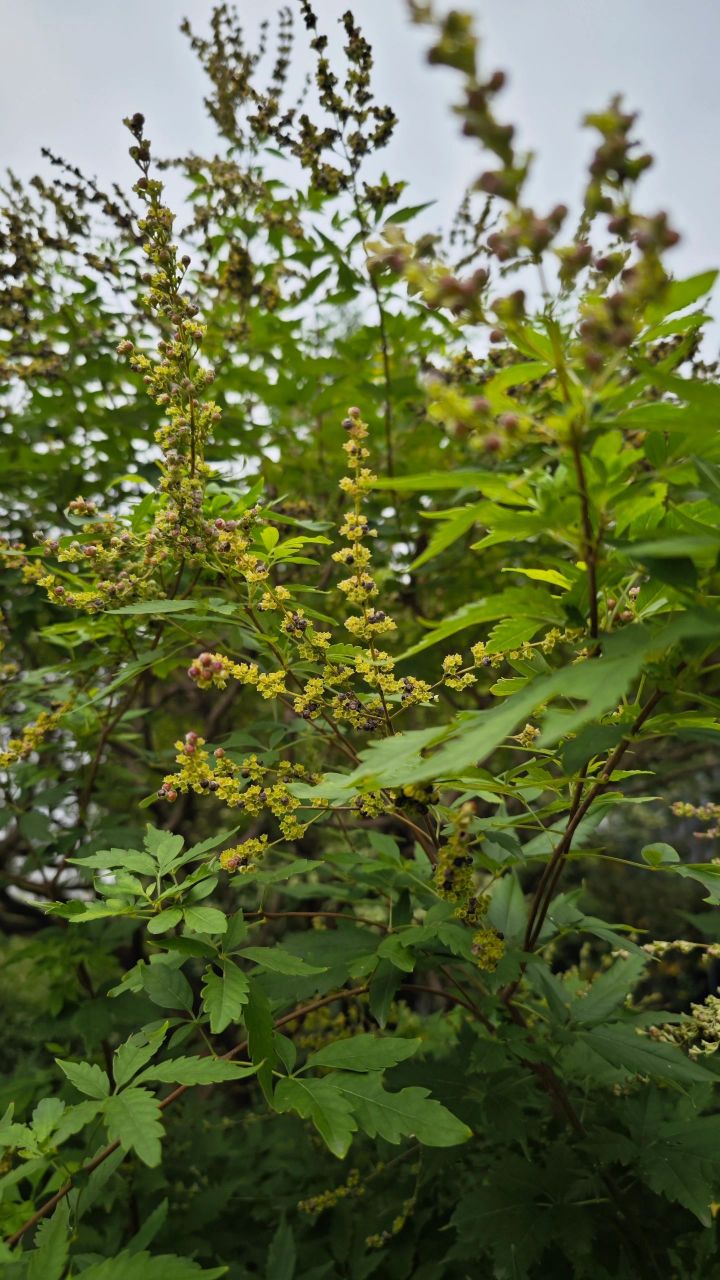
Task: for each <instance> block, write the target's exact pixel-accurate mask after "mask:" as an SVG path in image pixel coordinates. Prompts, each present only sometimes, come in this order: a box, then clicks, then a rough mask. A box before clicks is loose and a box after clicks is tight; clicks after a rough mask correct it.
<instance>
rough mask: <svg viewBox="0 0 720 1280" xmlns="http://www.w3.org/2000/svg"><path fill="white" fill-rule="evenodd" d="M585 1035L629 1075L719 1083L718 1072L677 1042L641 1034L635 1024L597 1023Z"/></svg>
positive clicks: (593, 1045)
mask: <svg viewBox="0 0 720 1280" xmlns="http://www.w3.org/2000/svg"><path fill="white" fill-rule="evenodd" d="M582 1038H583V1040H584V1042H585V1043H586V1044H587V1045H589V1046H590V1048H591V1049H593V1050H594V1051H595V1053H597V1054H599V1056H600V1057H601V1058H603V1059H604V1060H605V1062H609V1063H610V1065H611V1066H613V1067H620V1068H622V1069H623V1070H624V1071H627V1072H628V1073H629V1074H630V1075H643V1076H650V1077H651V1079H654V1080H671V1081H674V1082H675V1083H677V1084H695V1083H698V1084H699V1083H703V1082H710V1081H712V1082H713V1083H717V1079H718V1077H717V1075H715V1074H714V1073H713V1072H712V1071H708V1069H707V1068H706V1067H703V1066H701V1065H700V1064H699V1063H698V1062H693V1061H692V1060H691V1059H690V1058H686V1057H685V1054H684V1053H682V1051H681V1050H680V1049H678V1048H677V1047H676V1046H675V1045H671V1044H663V1043H662V1042H660V1041H654V1040H650V1039H649V1038H648V1037H647V1036H642V1035H638V1034H637V1032H636V1031H635V1028H634V1027H632V1026H630V1027H626V1026H620V1025H615V1026H612V1025H611V1026H605V1027H594V1028H593V1029H592V1030H591V1031H587V1032H584V1033H583V1037H582Z"/></svg>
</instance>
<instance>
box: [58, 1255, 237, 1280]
mask: <svg viewBox="0 0 720 1280" xmlns="http://www.w3.org/2000/svg"><path fill="white" fill-rule="evenodd" d="M227 1272H228V1268H227V1267H210V1269H209V1270H208V1269H207V1268H206V1267H202V1266H201V1265H200V1263H199V1262H193V1260H192V1258H179V1257H178V1256H177V1255H176V1254H170V1253H158V1254H155V1255H152V1254H149V1253H131V1252H130V1251H129V1250H126V1251H125V1252H123V1253H119V1254H118V1255H117V1257H115V1258H106V1259H105V1261H104V1262H97V1263H95V1264H94V1265H93V1266H90V1267H88V1268H87V1270H85V1271H83V1273H82V1275H83V1280H220V1277H221V1276H226V1275H227Z"/></svg>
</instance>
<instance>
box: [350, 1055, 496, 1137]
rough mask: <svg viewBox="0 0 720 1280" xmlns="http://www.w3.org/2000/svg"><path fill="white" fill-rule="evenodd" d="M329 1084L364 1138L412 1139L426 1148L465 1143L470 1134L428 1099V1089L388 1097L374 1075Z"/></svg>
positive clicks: (438, 1103) (410, 1090) (447, 1112)
mask: <svg viewBox="0 0 720 1280" xmlns="http://www.w3.org/2000/svg"><path fill="white" fill-rule="evenodd" d="M331 1081H332V1084H333V1085H334V1086H335V1088H336V1089H338V1090H339V1091H340V1092H341V1093H342V1095H343V1097H344V1098H345V1099H346V1100H347V1101H348V1102H350V1103H351V1104H352V1107H353V1110H354V1112H355V1115H356V1117H357V1121H358V1124H359V1125H360V1128H361V1129H362V1130H363V1131H364V1132H365V1133H367V1135H368V1137H370V1138H375V1137H378V1136H379V1137H381V1138H385V1140H386V1141H387V1142H392V1143H398V1142H400V1140H401V1139H402V1138H406V1137H414V1138H417V1139H418V1140H419V1141H420V1142H422V1143H423V1144H424V1145H425V1146H426V1147H455V1146H457V1145H458V1143H461V1142H467V1140H468V1138H471V1137H472V1131H471V1130H470V1129H468V1127H467V1125H466V1124H463V1123H462V1121H461V1120H458V1119H457V1117H456V1116H454V1115H453V1114H452V1112H451V1111H448V1109H447V1107H444V1106H443V1105H442V1103H440V1102H436V1101H435V1099H434V1098H430V1097H429V1096H428V1095H429V1092H430V1091H429V1089H422V1088H419V1087H413V1088H409V1089H401V1090H400V1092H399V1093H388V1092H387V1091H386V1090H385V1089H384V1088H383V1084H382V1080H381V1078H380V1076H379V1075H378V1074H377V1073H372V1074H369V1075H357V1076H356V1075H353V1076H350V1075H345V1074H341V1073H339V1072H338V1073H337V1074H336V1075H333V1076H332V1077H331Z"/></svg>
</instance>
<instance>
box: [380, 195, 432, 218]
mask: <svg viewBox="0 0 720 1280" xmlns="http://www.w3.org/2000/svg"><path fill="white" fill-rule="evenodd" d="M436 203H437V201H435V200H426V201H425V203H424V204H409V205H406V206H405V208H403V209H396V210H395V211H394V213H391V214H390V216H389V217H387V218H386V219H385V221H386V222H409V221H410V219H411V218H415V217H417V215H418V214H419V213H424V212H425V210H426V209H431V208H432V206H433V205H434V204H436Z"/></svg>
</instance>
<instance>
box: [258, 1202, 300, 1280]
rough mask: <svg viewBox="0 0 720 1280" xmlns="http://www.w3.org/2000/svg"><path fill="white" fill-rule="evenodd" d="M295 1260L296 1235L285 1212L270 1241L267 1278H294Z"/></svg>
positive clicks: (272, 1279) (279, 1279)
mask: <svg viewBox="0 0 720 1280" xmlns="http://www.w3.org/2000/svg"><path fill="white" fill-rule="evenodd" d="M295 1261H296V1249H295V1237H294V1235H293V1230H292V1227H291V1226H289V1225H288V1223H287V1221H286V1219H285V1215H284V1214H283V1216H282V1217H281V1219H280V1221H279V1223H278V1226H277V1230H276V1232H275V1234H274V1236H273V1238H272V1240H271V1241H270V1248H269V1249H268V1256H267V1267H266V1270H265V1280H293V1276H294V1275H295Z"/></svg>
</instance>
